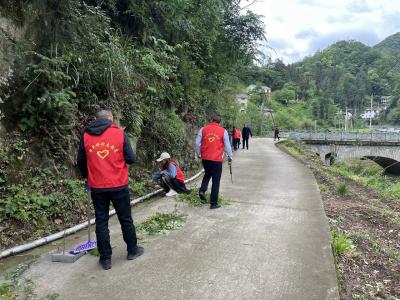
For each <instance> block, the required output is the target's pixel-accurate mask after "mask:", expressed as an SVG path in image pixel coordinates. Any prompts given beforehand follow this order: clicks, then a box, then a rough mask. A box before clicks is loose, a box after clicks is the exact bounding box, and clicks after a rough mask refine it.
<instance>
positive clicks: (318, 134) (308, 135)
mask: <svg viewBox="0 0 400 300" xmlns="http://www.w3.org/2000/svg"><path fill="white" fill-rule="evenodd" d="M281 137H283V138H291V139H296V140H310V141H360V142H400V133H396V132H371V133H365V132H349V131H340V132H329V131H324V132H322V131H286V132H282V133H281Z"/></svg>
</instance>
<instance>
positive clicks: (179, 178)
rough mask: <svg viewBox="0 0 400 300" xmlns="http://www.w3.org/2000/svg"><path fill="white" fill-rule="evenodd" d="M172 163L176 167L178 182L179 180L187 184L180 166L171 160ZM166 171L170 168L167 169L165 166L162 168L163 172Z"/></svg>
mask: <svg viewBox="0 0 400 300" xmlns="http://www.w3.org/2000/svg"><path fill="white" fill-rule="evenodd" d="M170 163H171V164H173V165H174V166H175V167H176V177H175V178H176V179H177V180H179V181H180V182H185V175H184V174H183V172H182V170H181V169H180V168H179V166H178V164H177V163H176V162H175V161H173V160H171V161H170ZM166 169H168V166H167V167H164V166H163V167H162V168H161V170H166Z"/></svg>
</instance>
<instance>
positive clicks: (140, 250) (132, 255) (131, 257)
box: [126, 246, 144, 260]
mask: <svg viewBox="0 0 400 300" xmlns="http://www.w3.org/2000/svg"><path fill="white" fill-rule="evenodd" d="M143 252H144V248H143V247H142V246H137V248H136V251H135V252H134V253H129V252H128V255H127V256H126V259H127V260H134V259H135V258H136V257H139V256H141V255H142V254H143Z"/></svg>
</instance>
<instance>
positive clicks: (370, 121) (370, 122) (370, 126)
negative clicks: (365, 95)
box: [369, 94, 372, 130]
mask: <svg viewBox="0 0 400 300" xmlns="http://www.w3.org/2000/svg"><path fill="white" fill-rule="evenodd" d="M371 128H372V94H371V109H370V111H369V130H371Z"/></svg>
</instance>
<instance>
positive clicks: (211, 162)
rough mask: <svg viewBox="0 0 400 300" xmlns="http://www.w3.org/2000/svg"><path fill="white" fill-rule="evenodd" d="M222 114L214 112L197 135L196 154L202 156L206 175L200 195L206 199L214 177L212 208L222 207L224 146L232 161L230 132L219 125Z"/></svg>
mask: <svg viewBox="0 0 400 300" xmlns="http://www.w3.org/2000/svg"><path fill="white" fill-rule="evenodd" d="M220 122H221V116H220V115H218V114H214V115H213V116H212V118H211V122H210V123H209V124H208V125H206V126H204V127H202V128H201V129H200V130H199V132H198V134H197V137H196V154H197V156H198V157H200V158H201V160H202V162H203V167H204V171H205V174H204V177H203V181H202V183H201V187H200V190H199V197H200V199H201V200H203V201H206V200H207V199H206V196H205V193H206V191H207V188H208V183H209V182H210V179H211V178H212V186H211V197H210V208H211V209H215V208H219V207H221V206H220V205H219V204H218V193H219V185H220V180H221V174H222V162H223V158H224V148H225V151H226V153H227V156H228V162H229V163H232V149H231V144H230V143H229V135H228V132H227V131H226V130H225V129H224V128H223V127H221V126H220V125H219V123H220Z"/></svg>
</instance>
